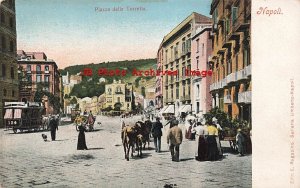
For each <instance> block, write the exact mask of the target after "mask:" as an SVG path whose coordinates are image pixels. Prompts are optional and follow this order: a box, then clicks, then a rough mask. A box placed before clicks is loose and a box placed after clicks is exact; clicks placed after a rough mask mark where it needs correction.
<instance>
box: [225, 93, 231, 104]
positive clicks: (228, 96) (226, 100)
mask: <svg viewBox="0 0 300 188" xmlns="http://www.w3.org/2000/svg"><path fill="white" fill-rule="evenodd" d="M224 103H225V104H230V103H231V95H225V96H224Z"/></svg>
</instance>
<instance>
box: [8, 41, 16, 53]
mask: <svg viewBox="0 0 300 188" xmlns="http://www.w3.org/2000/svg"><path fill="white" fill-rule="evenodd" d="M9 51H10V52H14V51H15V45H14V41H10V43H9Z"/></svg>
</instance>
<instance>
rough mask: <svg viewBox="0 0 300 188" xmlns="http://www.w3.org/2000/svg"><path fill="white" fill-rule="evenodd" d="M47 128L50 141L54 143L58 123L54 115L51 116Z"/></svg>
mask: <svg viewBox="0 0 300 188" xmlns="http://www.w3.org/2000/svg"><path fill="white" fill-rule="evenodd" d="M49 126H50V132H51V139H52V141H54V140H55V137H56V130H58V122H57V119H56V118H55V115H52V116H51V118H50V122H49Z"/></svg>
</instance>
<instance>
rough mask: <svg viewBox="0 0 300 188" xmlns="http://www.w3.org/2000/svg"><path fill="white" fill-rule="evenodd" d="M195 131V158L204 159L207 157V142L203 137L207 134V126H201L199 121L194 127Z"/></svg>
mask: <svg viewBox="0 0 300 188" xmlns="http://www.w3.org/2000/svg"><path fill="white" fill-rule="evenodd" d="M194 130H195V132H196V143H197V144H196V146H197V147H196V152H195V159H196V160H197V161H205V160H206V158H207V142H206V139H205V137H206V136H207V134H208V133H207V127H206V126H205V127H204V126H203V125H202V123H201V122H198V123H197V126H196V127H195V128H194Z"/></svg>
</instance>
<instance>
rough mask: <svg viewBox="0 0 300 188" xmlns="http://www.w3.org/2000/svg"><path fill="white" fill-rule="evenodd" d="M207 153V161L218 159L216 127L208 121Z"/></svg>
mask: <svg viewBox="0 0 300 188" xmlns="http://www.w3.org/2000/svg"><path fill="white" fill-rule="evenodd" d="M207 132H208V135H207V149H208V151H207V155H208V157H207V158H208V160H209V161H215V160H217V159H218V147H217V141H216V137H217V136H218V129H217V128H216V127H215V126H214V125H213V124H212V122H210V123H209V124H208V126H207Z"/></svg>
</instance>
